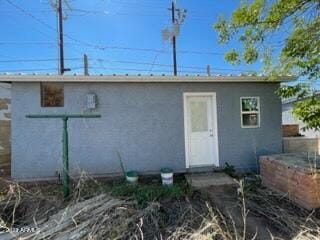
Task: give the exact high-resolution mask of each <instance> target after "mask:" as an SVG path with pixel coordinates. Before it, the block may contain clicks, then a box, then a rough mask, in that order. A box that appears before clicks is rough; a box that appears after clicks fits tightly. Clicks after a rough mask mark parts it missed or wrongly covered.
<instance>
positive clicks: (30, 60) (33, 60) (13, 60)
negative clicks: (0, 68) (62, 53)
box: [0, 58, 81, 63]
mask: <svg viewBox="0 0 320 240" xmlns="http://www.w3.org/2000/svg"><path fill="white" fill-rule="evenodd" d="M80 59H81V58H66V60H80ZM52 61H58V59H56V58H51V59H50V58H49V59H12V60H0V63H18V62H52Z"/></svg>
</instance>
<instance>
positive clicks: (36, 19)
mask: <svg viewBox="0 0 320 240" xmlns="http://www.w3.org/2000/svg"><path fill="white" fill-rule="evenodd" d="M6 1H7V2H8V3H9V4H10V5H12V6H13V7H15V8H17V9H18V10H20V11H21V12H23V13H24V14H26V15H28V16H29V17H31V18H32V19H34V20H35V21H37V22H38V23H40V24H42V25H43V26H45V27H47V28H49V29H50V30H52V31H55V32H56V31H57V29H56V28H54V27H52V26H50V25H49V24H47V23H46V22H44V21H42V20H41V19H39V18H37V17H35V16H34V15H33V14H31V13H29V12H27V11H26V10H25V9H23V8H21V7H19V6H18V5H16V4H14V3H12V2H11V1H10V0H6ZM63 36H65V37H66V38H68V39H70V40H72V41H74V42H76V43H78V44H81V45H84V46H87V47H92V48H95V49H99V50H106V49H118V50H129V51H145V52H165V51H163V50H160V49H152V48H133V47H121V46H108V45H97V44H92V43H88V42H85V41H81V40H78V39H76V38H74V37H71V36H69V35H67V34H63ZM177 52H179V53H185V54H188V53H189V54H208V55H223V53H216V52H199V51H189V50H183V51H177Z"/></svg>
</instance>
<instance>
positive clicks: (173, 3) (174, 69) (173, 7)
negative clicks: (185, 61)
mask: <svg viewBox="0 0 320 240" xmlns="http://www.w3.org/2000/svg"><path fill="white" fill-rule="evenodd" d="M175 5H176V4H175V0H172V4H171V15H172V16H171V17H172V19H171V20H172V26H175V23H176V17H175V12H176V6H175ZM172 51H173V75H174V76H177V50H176V36H175V34H173V35H172Z"/></svg>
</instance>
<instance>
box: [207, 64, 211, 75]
mask: <svg viewBox="0 0 320 240" xmlns="http://www.w3.org/2000/svg"><path fill="white" fill-rule="evenodd" d="M207 75H208V76H211V67H210V65H207Z"/></svg>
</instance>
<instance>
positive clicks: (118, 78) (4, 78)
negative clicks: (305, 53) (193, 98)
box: [0, 75, 297, 83]
mask: <svg viewBox="0 0 320 240" xmlns="http://www.w3.org/2000/svg"><path fill="white" fill-rule="evenodd" d="M296 79H297V77H295V76H279V77H278V78H276V79H275V80H268V77H266V76H156V75H150V76H131V75H111V76H110V75H108V76H107V75H93V76H84V75H63V76H61V75H0V82H266V83H268V82H269V83H272V82H289V81H294V80H296Z"/></svg>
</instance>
